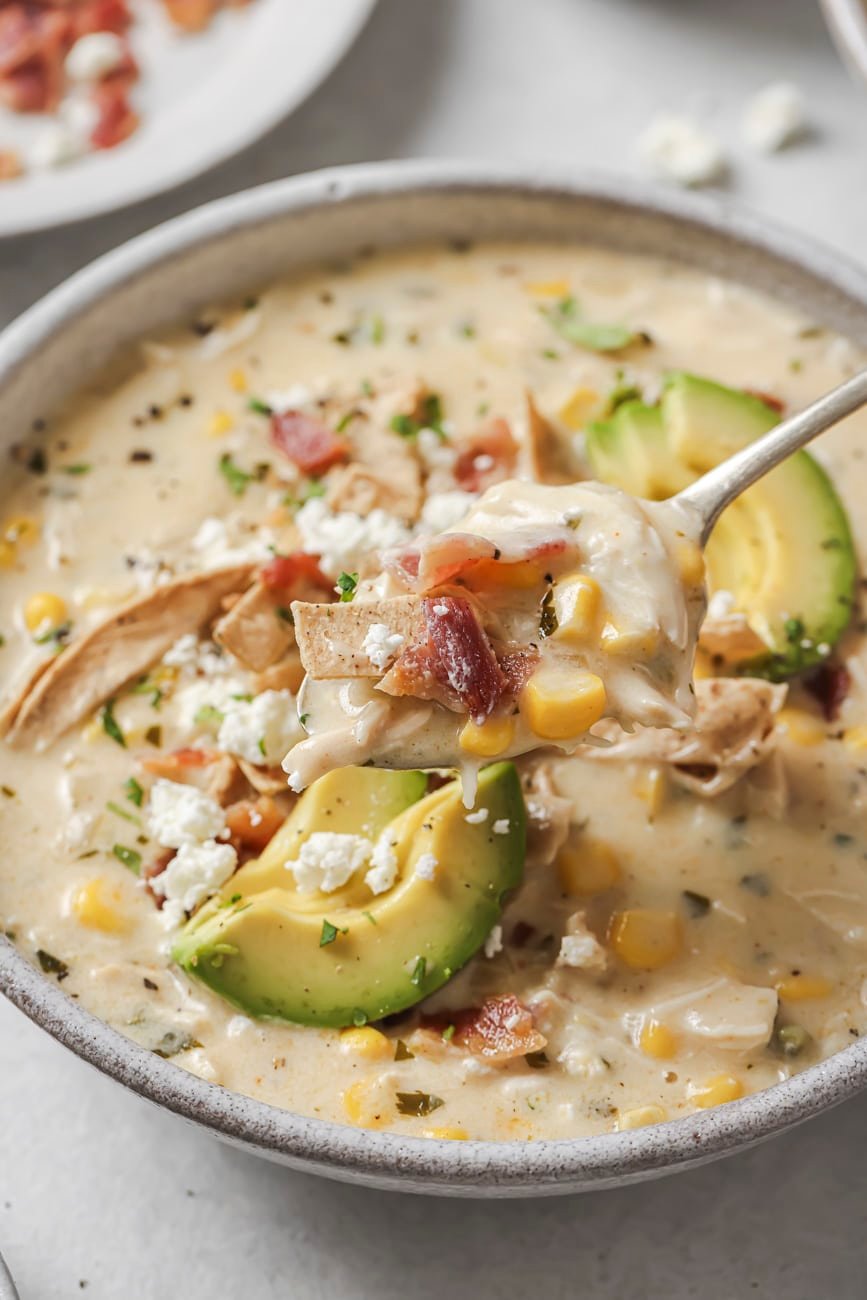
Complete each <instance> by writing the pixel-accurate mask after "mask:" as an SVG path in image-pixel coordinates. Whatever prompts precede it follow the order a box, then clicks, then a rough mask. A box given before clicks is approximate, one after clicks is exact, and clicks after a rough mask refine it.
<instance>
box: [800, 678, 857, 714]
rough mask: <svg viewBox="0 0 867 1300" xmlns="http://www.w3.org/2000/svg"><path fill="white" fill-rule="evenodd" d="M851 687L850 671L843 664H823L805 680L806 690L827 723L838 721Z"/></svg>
mask: <svg viewBox="0 0 867 1300" xmlns="http://www.w3.org/2000/svg"><path fill="white" fill-rule="evenodd" d="M851 686H852V678H851V676H850V674H849V670H848V669H847V668H844V667H843V665H842V664H822V665H821V667H819V668H817V669H816V671H815V672H814V673H810V675H809V677H806V678H805V679H804V689H805V690H807V691H809V693H810V695H812V697H813V699H814V700H815V701H816V702H817V703H818V705H819V708H820V709H821V710H822V715H823V717H824V718H825V721H826V722H834V721H835V720H836V718H837V716H838V715H839V713H840V705H841V704H842V703H843V701H844V700H845V698H846V696H847V695H848V694H849V690H850V688H851Z"/></svg>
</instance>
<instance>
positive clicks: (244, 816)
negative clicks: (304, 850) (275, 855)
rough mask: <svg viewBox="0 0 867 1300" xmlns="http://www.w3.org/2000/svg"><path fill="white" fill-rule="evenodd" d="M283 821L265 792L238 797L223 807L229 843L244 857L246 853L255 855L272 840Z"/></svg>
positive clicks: (282, 816) (281, 813)
mask: <svg viewBox="0 0 867 1300" xmlns="http://www.w3.org/2000/svg"><path fill="white" fill-rule="evenodd" d="M285 820H286V816H285V814H284V813H283V812H282V810H281V809H280V808H279V807H278V806H277V804H276V803H275V802H274V800H273V799H271V798H269V797H268V795H260V796H259V798H258V799H241V800H240V801H239V802H238V803H233V804H230V805H229V807H228V808H227V809H226V825H227V826H228V828H229V831H230V834H231V839H230V843H231V844H233V845H234V847H235V849H236V850H237V852H238V857H239V858H243V857H244V856H245V853H250V854H251V855H252V856H254V857H257V856H258V855H259V854H260V853H261V852H262V851H263V849H265V848H267V846H268V845H269V844H270V843H271V840H272V839H273V838H274V836H275V835H276V834H277V832H278V830H279V829H280V827H281V826H282V825H283V823H284V821H285Z"/></svg>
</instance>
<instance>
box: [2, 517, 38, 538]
mask: <svg viewBox="0 0 867 1300" xmlns="http://www.w3.org/2000/svg"><path fill="white" fill-rule="evenodd" d="M39 533H40V528H39V524H38V523H37V522H36V520H35V519H34V518H33V517H32V516H31V515H15V516H13V518H12V519H7V520H6V523H5V524H4V525H3V536H4V537H5V539H6V541H7V542H12V543H13V545H15V546H32V545H33V544H34V542H38V541H39Z"/></svg>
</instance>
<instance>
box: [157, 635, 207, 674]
mask: <svg viewBox="0 0 867 1300" xmlns="http://www.w3.org/2000/svg"><path fill="white" fill-rule="evenodd" d="M163 663H164V664H166V665H167V666H168V667H169V668H198V666H199V638H198V637H197V636H196V634H195V632H185V633H184V635H183V636H179V637H178V639H177V641H175V643H174V645H172V646H170V648H169V649H168V650H167V651H166V653H165V654H164V655H163Z"/></svg>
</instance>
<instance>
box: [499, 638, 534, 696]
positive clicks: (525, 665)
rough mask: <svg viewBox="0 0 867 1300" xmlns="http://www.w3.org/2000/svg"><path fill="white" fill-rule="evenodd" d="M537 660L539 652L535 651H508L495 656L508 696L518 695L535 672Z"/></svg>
mask: <svg viewBox="0 0 867 1300" xmlns="http://www.w3.org/2000/svg"><path fill="white" fill-rule="evenodd" d="M539 658H540V655H539V651H538V650H535V649H526V650H508V651H506V653H505V654H500V655H498V656H497V659H498V661H499V664H500V672H501V673H502V674H503V677H504V678H505V680H506V690H507V691H508V693H509V694H510V695H520V693H521V691H522V690H523V689H524V687H525V686H526V685H527V682H528V681H529V680H530V678H531V677H532V676H533V673H534V672H535V671H536V667H537V665H538V663H539Z"/></svg>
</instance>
